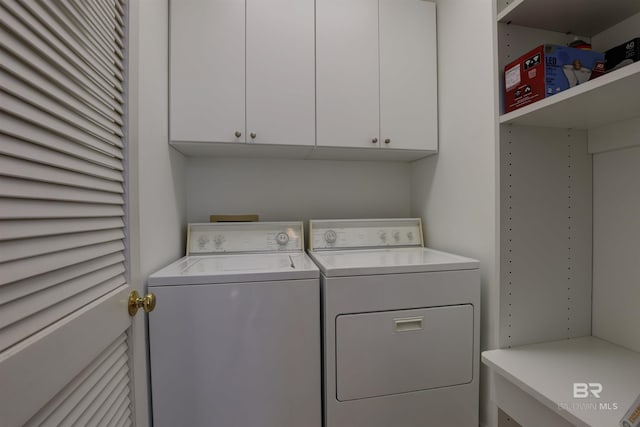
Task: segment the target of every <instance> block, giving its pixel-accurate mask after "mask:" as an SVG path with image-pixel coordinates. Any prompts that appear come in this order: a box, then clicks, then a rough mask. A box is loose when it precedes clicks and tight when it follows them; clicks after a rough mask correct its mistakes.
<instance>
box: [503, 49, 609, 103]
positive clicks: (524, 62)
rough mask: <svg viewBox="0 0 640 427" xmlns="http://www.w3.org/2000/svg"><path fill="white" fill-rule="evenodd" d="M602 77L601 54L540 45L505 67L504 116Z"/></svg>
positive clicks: (602, 55)
mask: <svg viewBox="0 0 640 427" xmlns="http://www.w3.org/2000/svg"><path fill="white" fill-rule="evenodd" d="M603 73H604V54H602V53H598V52H593V51H589V50H583V49H576V48H572V47H567V46H558V45H551V44H545V45H540V46H538V47H536V48H535V49H533V50H531V51H529V52H527V53H526V54H524V55H522V56H521V57H520V58H518V59H517V60H515V61H513V62H511V63H510V64H508V65H507V66H505V68H504V82H505V96H504V109H505V113H508V112H510V111H513V110H516V109H518V108H520V107H524V106H525V105H529V104H531V103H533V102H536V101H539V100H541V99H544V98H545V97H548V96H551V95H555V94H556V93H559V92H562V91H563V90H566V89H569V88H571V87H574V86H577V85H579V84H581V83H584V82H586V81H588V80H592V79H594V78H596V77H598V76H600V75H602V74H603Z"/></svg>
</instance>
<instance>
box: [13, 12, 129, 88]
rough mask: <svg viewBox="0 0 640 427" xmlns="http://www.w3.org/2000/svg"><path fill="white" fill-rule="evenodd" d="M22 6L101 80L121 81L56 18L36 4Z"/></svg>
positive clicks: (120, 76) (112, 70) (119, 77)
mask: <svg viewBox="0 0 640 427" xmlns="http://www.w3.org/2000/svg"><path fill="white" fill-rule="evenodd" d="M22 6H23V7H25V8H26V9H28V10H29V12H31V14H32V15H34V16H36V17H37V18H38V20H39V21H40V22H41V23H42V24H43V25H44V26H46V27H47V28H48V29H49V31H50V32H51V33H52V34H55V35H56V37H58V38H59V39H60V40H62V41H63V42H64V44H65V45H66V46H67V47H68V48H69V49H71V50H72V51H73V52H74V53H75V54H76V55H77V56H78V57H79V58H80V59H81V60H82V61H83V62H84V63H85V64H86V65H87V66H88V67H91V68H93V69H94V70H95V71H96V72H97V73H98V74H99V75H100V76H101V77H102V78H103V79H105V80H106V81H109V82H112V83H115V81H114V80H113V79H114V78H115V79H117V80H118V82H122V81H123V78H122V75H119V76H117V75H116V73H114V68H113V67H110V66H109V65H107V64H105V63H103V62H102V61H101V60H99V58H100V57H99V56H95V55H94V54H93V53H92V52H91V50H89V49H87V47H86V45H85V44H83V43H81V42H80V40H79V39H78V38H77V37H75V34H74V32H73V31H71V30H70V28H69V27H67V26H65V25H63V24H62V23H61V22H59V21H58V19H57V16H54V15H52V14H51V12H50V11H48V10H47V9H45V8H44V7H43V6H42V5H40V4H38V3H36V2H28V3H23V4H22ZM120 90H122V87H120Z"/></svg>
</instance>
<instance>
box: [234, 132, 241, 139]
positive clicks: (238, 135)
mask: <svg viewBox="0 0 640 427" xmlns="http://www.w3.org/2000/svg"><path fill="white" fill-rule="evenodd" d="M234 135H235V136H236V138H240V137H241V136H242V132H240V131H239V130H237V131H236V133H234Z"/></svg>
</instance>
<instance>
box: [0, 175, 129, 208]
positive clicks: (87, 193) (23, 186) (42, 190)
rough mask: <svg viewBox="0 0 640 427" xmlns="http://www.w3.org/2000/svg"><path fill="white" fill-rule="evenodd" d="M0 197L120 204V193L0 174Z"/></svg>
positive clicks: (121, 198)
mask: <svg viewBox="0 0 640 427" xmlns="http://www.w3.org/2000/svg"><path fill="white" fill-rule="evenodd" d="M0 197H8V198H9V197H11V198H21V199H40V200H63V201H68V202H76V201H77V202H80V201H84V202H86V203H104V204H111V205H122V204H124V199H123V197H122V195H121V194H114V193H109V192H105V191H94V190H87V189H84V188H75V187H70V186H64V185H57V184H49V183H44V182H35V181H27V180H20V179H15V178H8V177H3V176H0Z"/></svg>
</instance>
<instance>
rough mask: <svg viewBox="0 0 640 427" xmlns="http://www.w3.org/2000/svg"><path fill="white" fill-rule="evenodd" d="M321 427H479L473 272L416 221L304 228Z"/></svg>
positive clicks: (319, 223) (476, 281) (475, 267)
mask: <svg viewBox="0 0 640 427" xmlns="http://www.w3.org/2000/svg"><path fill="white" fill-rule="evenodd" d="M309 228H310V241H311V245H310V251H309V254H310V256H311V258H313V260H314V261H315V262H316V264H317V265H318V267H319V268H320V272H321V278H320V281H321V291H322V304H323V314H322V316H323V320H322V322H323V365H324V373H323V390H324V396H323V397H324V420H325V426H326V427H353V426H367V427H390V426H394V427H418V426H420V427H424V426H433V427H447V426H456V427H458V426H464V427H471V426H477V425H478V395H479V390H478V379H479V371H478V369H479V344H480V341H479V325H480V272H479V263H478V261H476V260H473V259H470V258H465V257H461V256H457V255H452V254H448V253H445V252H440V251H436V250H433V249H428V248H424V247H423V243H422V226H421V221H420V219H419V218H416V219H380V220H313V221H311V222H310V226H309Z"/></svg>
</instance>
